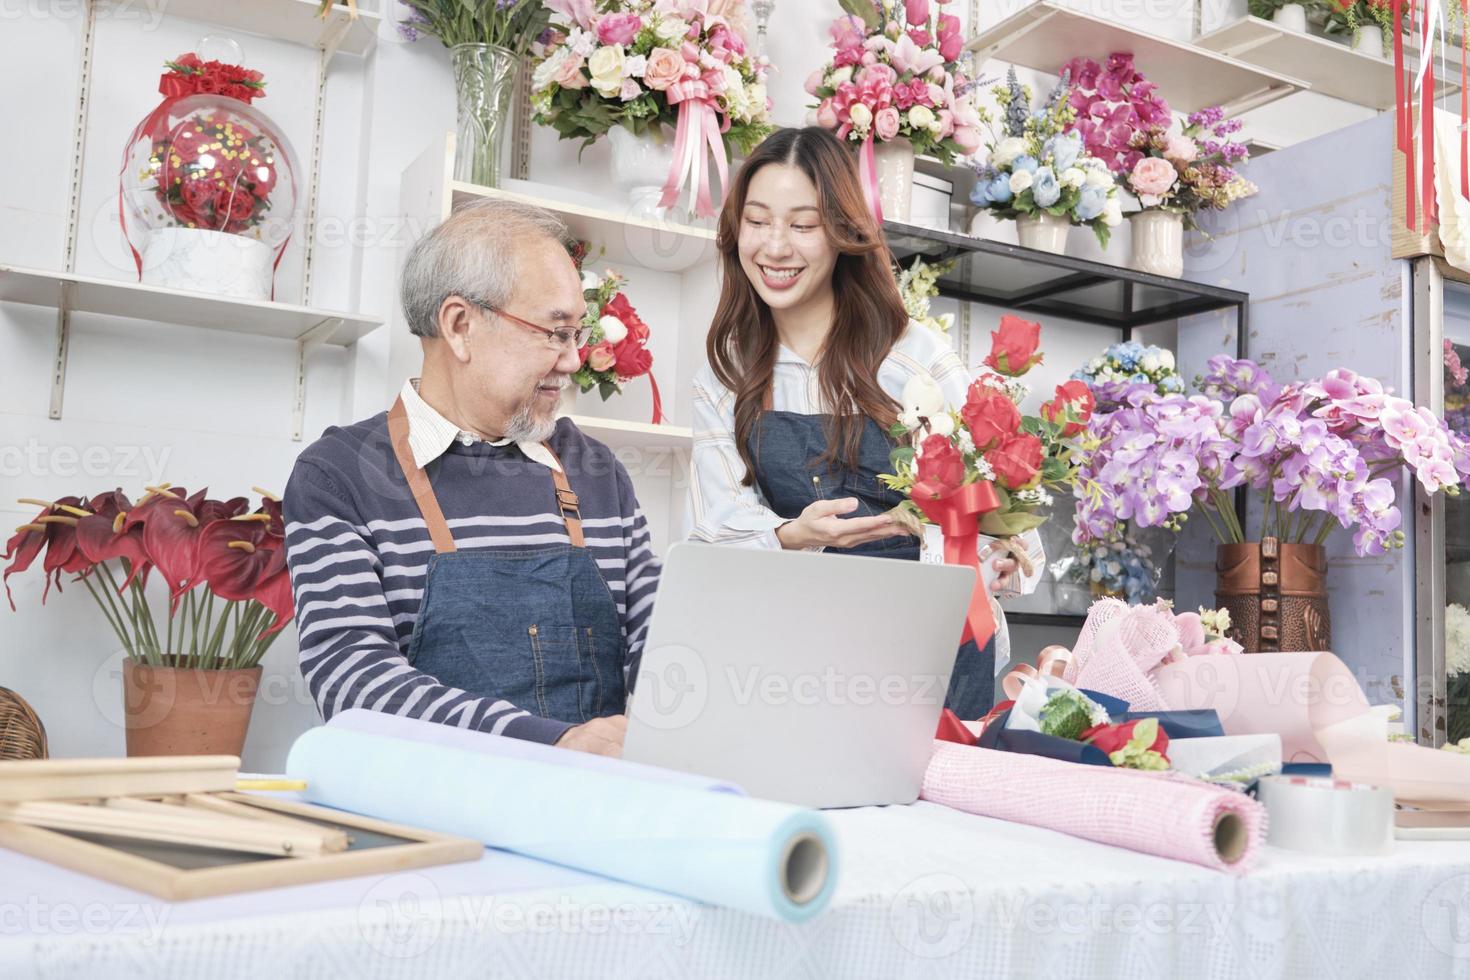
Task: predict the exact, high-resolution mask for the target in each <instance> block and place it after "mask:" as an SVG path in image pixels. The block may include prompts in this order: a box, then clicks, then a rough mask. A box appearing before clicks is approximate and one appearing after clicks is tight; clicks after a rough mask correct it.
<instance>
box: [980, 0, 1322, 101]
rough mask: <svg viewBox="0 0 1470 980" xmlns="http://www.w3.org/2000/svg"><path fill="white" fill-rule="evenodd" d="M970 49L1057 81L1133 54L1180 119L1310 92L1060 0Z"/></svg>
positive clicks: (1013, 19)
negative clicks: (1072, 70) (1068, 69)
mask: <svg viewBox="0 0 1470 980" xmlns="http://www.w3.org/2000/svg"><path fill="white" fill-rule="evenodd" d="M967 49H968V50H970V51H973V52H974V53H975V55H976V58H977V60H978V61H985V60H987V59H991V58H994V59H996V60H999V61H1007V62H1011V63H1013V64H1016V65H1021V66H1023V67H1026V68H1031V69H1034V70H1036V71H1043V72H1047V73H1049V74H1053V75H1055V74H1057V73H1058V72H1060V71H1061V69H1062V66H1063V65H1065V64H1066V63H1067V62H1068V61H1069V60H1071V59H1072V58H1079V57H1080V58H1092V59H1093V60H1095V61H1097V62H1099V63H1102V62H1104V61H1106V60H1107V57H1108V55H1110V54H1112V53H1113V52H1114V51H1131V52H1132V53H1133V60H1134V62H1135V63H1136V64H1137V65H1138V67H1139V70H1140V71H1142V72H1143V73H1144V74H1145V75H1147V76H1148V78H1149V80H1150V81H1152V82H1155V83H1157V84H1158V86H1159V89H1160V90H1161V91H1162V92H1164V93H1165V94H1166V95H1167V97H1168V99H1169V105H1170V106H1171V107H1172V108H1174V109H1176V110H1179V111H1181V112H1194V111H1195V110H1196V109H1203V108H1204V107H1206V106H1212V105H1218V106H1223V107H1224V108H1225V112H1226V114H1227V115H1232V116H1233V115H1238V114H1240V113H1242V112H1245V111H1247V110H1249V109H1255V108H1258V107H1259V106H1263V105H1266V104H1267V103H1269V102H1274V101H1276V100H1277V99H1280V98H1283V97H1284V96H1287V95H1290V94H1291V93H1292V92H1295V91H1298V90H1302V89H1308V88H1310V87H1311V86H1310V85H1309V84H1308V83H1307V82H1306V81H1303V80H1301V79H1300V78H1297V77H1295V76H1294V73H1293V74H1292V75H1288V74H1286V73H1284V72H1278V71H1275V70H1272V69H1268V68H1265V67H1261V66H1259V65H1255V64H1249V63H1247V62H1245V61H1237V60H1236V59H1234V58H1231V57H1227V56H1226V55H1223V54H1219V53H1217V52H1215V51H1212V50H1208V49H1206V48H1203V47H1198V46H1196V45H1193V44H1187V43H1184V42H1182V41H1172V40H1169V39H1168V38H1164V37H1159V36H1158V35H1156V34H1148V33H1144V32H1142V31H1137V30H1133V29H1131V28H1128V27H1124V26H1122V25H1120V24H1116V23H1114V22H1112V21H1110V20H1107V19H1105V18H1102V17H1094V16H1092V15H1091V14H1085V13H1081V12H1080V11H1076V10H1071V9H1068V8H1066V7H1063V6H1061V5H1059V4H1058V3H1056V2H1055V0H1037V2H1035V3H1032V4H1031V5H1029V6H1027V7H1023V8H1022V9H1021V10H1018V11H1017V12H1016V13H1014V14H1012V15H1011V16H1009V17H1007V18H1006V19H1005V20H1003V21H1001V22H1000V23H999V24H996V25H995V26H994V27H992V28H990V29H989V30H987V31H983V32H982V33H980V34H979V35H978V36H977V37H976V38H975V39H974V40H972V41H971V42H970V43H969V44H968V45H967Z"/></svg>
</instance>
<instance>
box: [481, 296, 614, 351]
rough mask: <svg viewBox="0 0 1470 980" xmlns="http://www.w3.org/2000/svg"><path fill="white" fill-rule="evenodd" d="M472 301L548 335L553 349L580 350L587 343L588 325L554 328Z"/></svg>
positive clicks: (511, 320) (547, 338)
mask: <svg viewBox="0 0 1470 980" xmlns="http://www.w3.org/2000/svg"><path fill="white" fill-rule="evenodd" d="M470 302H472V303H474V304H475V305H476V306H478V307H480V308H481V309H483V310H486V311H487V312H490V313H494V314H495V315H496V316H500V317H504V318H505V319H507V320H509V321H510V322H511V323H518V324H520V325H521V326H523V327H526V328H527V329H530V330H534V331H536V332H537V333H539V334H541V335H543V336H544V337H546V343H547V344H548V345H549V346H550V347H551V348H552V349H559V348H563V347H570V348H571V349H572V350H580V349H581V348H582V345H583V344H585V343H587V334H588V332H589V331H588V328H587V327H581V326H578V327H556V328H554V329H553V328H551V327H543V326H541V324H539V323H532V322H531V321H530V320H522V319H521V318H520V317H518V316H516V315H515V314H513V313H507V312H505V311H504V310H499V309H496V308H495V307H493V306H487V305H486V304H484V303H481V302H478V301H476V300H471V301H470Z"/></svg>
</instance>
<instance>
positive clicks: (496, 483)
mask: <svg viewBox="0 0 1470 980" xmlns="http://www.w3.org/2000/svg"><path fill="white" fill-rule="evenodd" d="M565 234H566V232H565V228H564V227H563V226H562V224H561V222H560V221H559V220H558V219H557V218H556V217H555V216H553V215H551V214H550V213H548V212H546V211H543V210H541V209H540V208H535V207H530V206H526V205H520V204H513V203H508V202H503V201H481V202H478V203H476V204H475V205H473V206H471V207H466V208H461V209H459V210H457V211H456V212H455V213H454V214H453V215H451V216H450V217H449V218H448V219H447V220H446V221H445V222H444V223H443V224H441V225H440V226H439V227H437V228H436V229H434V230H433V231H432V232H430V233H429V234H428V235H427V236H425V237H424V238H423V239H421V240H420V241H419V242H418V243H417V244H416V245H415V246H414V248H413V250H412V252H411V253H410V254H409V256H408V260H407V262H406V264H405V266H404V270H403V284H402V301H403V311H404V314H405V316H406V318H407V320H408V325H409V328H410V329H411V330H412V331H413V332H414V333H415V334H416V335H418V336H419V337H420V338H421V342H422V345H423V351H424V366H423V376H422V377H421V378H417V379H413V380H411V381H409V382H408V383H406V384H405V385H404V386H403V390H402V391H400V392H399V394H398V398H397V400H396V401H395V402H394V404H393V406H392V408H391V409H390V410H389V411H387V412H379V413H378V414H377V415H374V416H373V417H372V418H369V419H365V420H363V421H361V422H357V423H355V424H353V425H349V426H346V427H343V428H337V427H333V428H330V429H328V430H327V431H326V432H325V433H324V434H323V435H322V437H321V438H320V439H318V440H317V441H316V442H315V443H313V444H312V445H311V446H310V447H309V448H308V449H307V450H306V451H305V452H303V453H302V454H301V456H300V458H299V459H298V460H297V461H296V467H295V469H294V470H293V471H292V473H291V479H290V482H289V483H288V485H287V487H286V494H285V502H284V508H285V519H286V544H287V560H288V563H289V566H290V570H291V585H292V588H293V589H294V591H295V597H296V614H297V624H298V629H299V630H300V634H301V672H302V674H303V675H304V676H305V677H306V680H307V683H308V685H309V687H310V688H311V692H312V696H313V697H314V698H315V699H316V703H317V706H318V708H319V709H320V710H321V713H322V716H323V717H324V718H330V717H331V716H332V715H333V714H334V713H335V712H337V711H340V710H342V709H344V708H370V709H372V710H375V711H385V712H390V713H393V714H399V715H406V716H409V717H412V718H422V719H426V720H428V721H433V722H441V723H444V724H448V725H457V726H459V727H462V728H473V729H477V730H480V731H486V732H494V733H497V734H501V735H508V736H512V737H515V738H525V739H531V740H533V741H538V742H545V743H555V744H556V745H559V746H563V747H565V748H571V749H579V750H583V751H588V752H595V753H600V754H604V755H617V754H619V753H620V752H621V748H622V739H623V732H624V729H625V727H626V716H625V715H624V714H623V711H624V706H625V701H626V697H627V690H628V685H629V680H630V672H631V670H632V669H633V668H634V667H635V666H636V663H637V659H638V655H639V653H640V652H641V648H642V644H643V638H644V634H645V631H646V627H647V625H648V617H649V613H650V611H651V610H652V607H653V596H654V590H655V589H656V588H657V585H658V575H659V562H658V560H657V558H656V557H655V556H654V554H653V550H652V547H651V545H650V542H649V536H648V528H647V525H646V523H645V521H644V518H643V514H642V512H641V511H640V510H639V508H638V501H637V499H636V498H635V497H634V495H633V486H632V483H631V481H630V480H629V478H628V474H627V471H626V470H624V469H623V467H622V465H621V464H620V463H619V462H618V461H617V460H616V459H614V458H613V455H612V452H611V451H610V450H609V449H608V448H607V447H606V446H604V445H602V444H601V443H599V442H596V441H594V440H592V439H589V438H587V437H586V436H585V435H583V434H582V433H581V432H580V431H578V429H577V427H576V426H575V425H573V424H572V423H571V422H570V421H569V420H567V419H560V420H558V419H557V418H556V410H557V402H558V399H559V396H560V394H561V391H562V389H563V388H564V387H565V386H566V385H567V384H568V382H569V380H570V376H571V374H572V372H574V371H576V370H577V368H578V366H579V364H580V359H579V354H578V350H579V348H580V347H582V346H583V344H584V342H585V333H584V330H583V328H582V318H583V316H584V315H585V311H586V306H585V303H584V302H583V299H582V286H581V280H580V277H579V276H578V274H577V270H576V268H575V266H574V265H573V264H572V260H571V258H570V257H569V256H568V254H567V251H566V248H565V246H564V244H563V242H564V240H565Z"/></svg>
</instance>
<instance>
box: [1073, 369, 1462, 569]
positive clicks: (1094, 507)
mask: <svg viewBox="0 0 1470 980" xmlns="http://www.w3.org/2000/svg"><path fill="white" fill-rule="evenodd" d="M1207 366H1208V373H1206V374H1205V375H1204V376H1203V377H1200V378H1198V379H1197V380H1196V384H1197V386H1198V387H1199V388H1200V390H1201V391H1203V392H1204V393H1205V394H1204V396H1196V397H1194V398H1188V399H1186V398H1183V397H1182V396H1179V395H1158V394H1156V393H1154V392H1151V391H1148V390H1147V389H1140V390H1138V391H1135V392H1133V393H1131V394H1130V395H1129V397H1128V403H1129V407H1128V408H1125V409H1122V410H1120V411H1117V412H1114V413H1112V414H1111V415H1094V416H1093V419H1092V422H1091V425H1090V426H1089V436H1090V437H1091V439H1089V442H1091V441H1092V440H1095V441H1096V444H1097V448H1096V450H1095V451H1094V452H1093V453H1092V454H1091V456H1090V457H1088V458H1087V459H1086V460H1085V462H1084V463H1083V465H1082V467H1081V468H1080V469H1079V472H1078V479H1077V484H1076V487H1075V489H1074V494H1075V495H1076V496H1077V498H1078V504H1077V511H1076V515H1075V525H1076V527H1075V530H1074V532H1073V540H1075V541H1077V542H1078V543H1084V542H1087V541H1092V540H1098V539H1106V538H1108V537H1109V536H1111V535H1113V534H1114V533H1115V532H1116V531H1117V529H1118V526H1119V522H1121V521H1125V520H1128V521H1132V522H1134V523H1135V524H1137V525H1138V526H1140V527H1151V526H1157V525H1163V526H1176V527H1177V526H1178V523H1179V522H1180V521H1182V520H1183V519H1184V518H1185V516H1186V515H1187V514H1188V513H1190V512H1192V511H1193V512H1198V513H1201V514H1202V515H1203V516H1204V518H1205V519H1206V520H1207V521H1209V523H1210V525H1211V527H1212V528H1213V529H1214V530H1215V532H1216V534H1217V535H1218V536H1219V537H1220V539H1221V540H1222V541H1241V540H1244V533H1243V530H1242V528H1241V527H1240V525H1239V524H1238V523H1237V521H1236V517H1235V514H1234V511H1233V508H1232V507H1231V505H1230V495H1229V493H1228V491H1230V490H1232V489H1234V488H1236V487H1246V488H1248V489H1249V490H1251V491H1252V492H1253V493H1256V494H1258V495H1259V496H1260V497H1262V498H1263V499H1264V502H1265V503H1266V505H1267V506H1266V525H1265V528H1264V529H1263V533H1266V534H1272V535H1275V536H1277V537H1280V538H1282V539H1283V540H1288V541H1296V542H1307V543H1314V544H1322V543H1324V542H1325V541H1326V539H1327V537H1328V535H1330V533H1331V532H1332V530H1333V528H1334V527H1339V526H1340V527H1344V528H1352V529H1353V547H1354V549H1355V550H1356V551H1357V553H1358V554H1359V555H1370V554H1382V553H1383V552H1384V551H1386V550H1387V549H1389V548H1393V547H1400V546H1402V544H1403V540H1404V536H1403V532H1402V531H1401V530H1399V527H1400V525H1401V524H1402V522H1403V515H1402V513H1401V512H1400V511H1399V509H1398V507H1397V506H1395V503H1394V499H1395V491H1394V485H1393V483H1392V482H1391V481H1390V479H1389V476H1390V475H1392V474H1394V473H1396V472H1398V471H1399V470H1406V471H1408V472H1409V473H1411V474H1412V475H1413V476H1414V478H1415V479H1417V480H1418V481H1419V483H1420V485H1421V486H1422V487H1423V488H1424V489H1425V490H1426V491H1427V492H1429V493H1436V492H1439V491H1441V490H1443V491H1445V492H1447V493H1450V494H1456V493H1458V492H1459V489H1460V487H1462V486H1466V487H1470V442H1467V440H1466V439H1465V438H1463V437H1462V436H1461V435H1460V434H1459V433H1458V432H1456V431H1453V430H1452V429H1451V428H1450V427H1449V426H1448V425H1446V423H1445V422H1444V421H1442V420H1440V419H1439V418H1436V417H1435V416H1434V414H1433V413H1431V412H1429V411H1428V410H1427V409H1423V408H1419V407H1416V406H1415V405H1414V404H1413V403H1412V402H1410V401H1408V400H1407V399H1404V398H1399V397H1396V396H1394V395H1393V394H1391V393H1389V392H1387V391H1385V390H1384V388H1383V386H1382V384H1380V383H1379V382H1378V381H1376V380H1374V379H1372V378H1366V377H1363V376H1361V375H1358V374H1355V373H1354V372H1352V371H1348V370H1344V369H1339V370H1335V371H1330V372H1328V373H1327V374H1326V375H1325V376H1323V377H1322V378H1320V379H1317V380H1313V381H1306V382H1299V383H1292V384H1286V385H1280V384H1277V383H1276V381H1275V380H1274V379H1272V377H1271V376H1270V374H1269V373H1267V372H1266V371H1265V370H1264V369H1263V368H1261V366H1260V365H1259V364H1256V363H1255V362H1253V361H1248V360H1236V359H1234V358H1231V357H1229V356H1226V355H1219V356H1216V357H1213V358H1211V359H1210V361H1209V362H1208V365H1207ZM1197 505H1198V506H1197Z"/></svg>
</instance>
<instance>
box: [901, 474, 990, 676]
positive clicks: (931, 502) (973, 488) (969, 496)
mask: <svg viewBox="0 0 1470 980" xmlns="http://www.w3.org/2000/svg"><path fill="white" fill-rule="evenodd" d="M926 498H928V499H926ZM911 499H912V500H913V502H914V504H915V505H916V506H917V507H918V508H919V509H920V510H922V511H923V512H924V514H925V516H927V517H928V518H929V519H930V520H931V521H933V522H934V523H935V524H938V525H939V529H940V531H942V532H943V533H944V563H945V564H946V565H967V566H969V567H970V568H973V569H975V590H974V592H973V593H971V595H970V608H969V610H968V611H967V612H966V613H965V632H964V635H963V636H961V637H960V642H961V643H964V642H966V641H967V640H974V641H975V645H976V646H980V647H983V646H985V644H986V643H989V642H990V638H991V637H992V636H994V635H995V614H994V613H992V612H991V611H990V596H989V595H988V594H987V591H986V588H985V576H984V575H982V574H981V573H980V554H979V545H980V515H981V514H986V513H989V512H990V511H992V510H995V509H996V508H998V507H999V506H1000V498H999V497H997V496H996V493H995V488H994V487H993V486H991V485H990V484H989V483H967V484H965V485H964V486H962V487H960V488H959V489H957V490H952V491H950V492H949V493H948V494H946V495H945V496H942V497H940V498H939V499H937V500H936V499H933V497H932V495H931V494H926V493H924V492H923V491H922V490H921V489H920V488H919V487H915V488H914V493H913V496H912V497H911Z"/></svg>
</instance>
